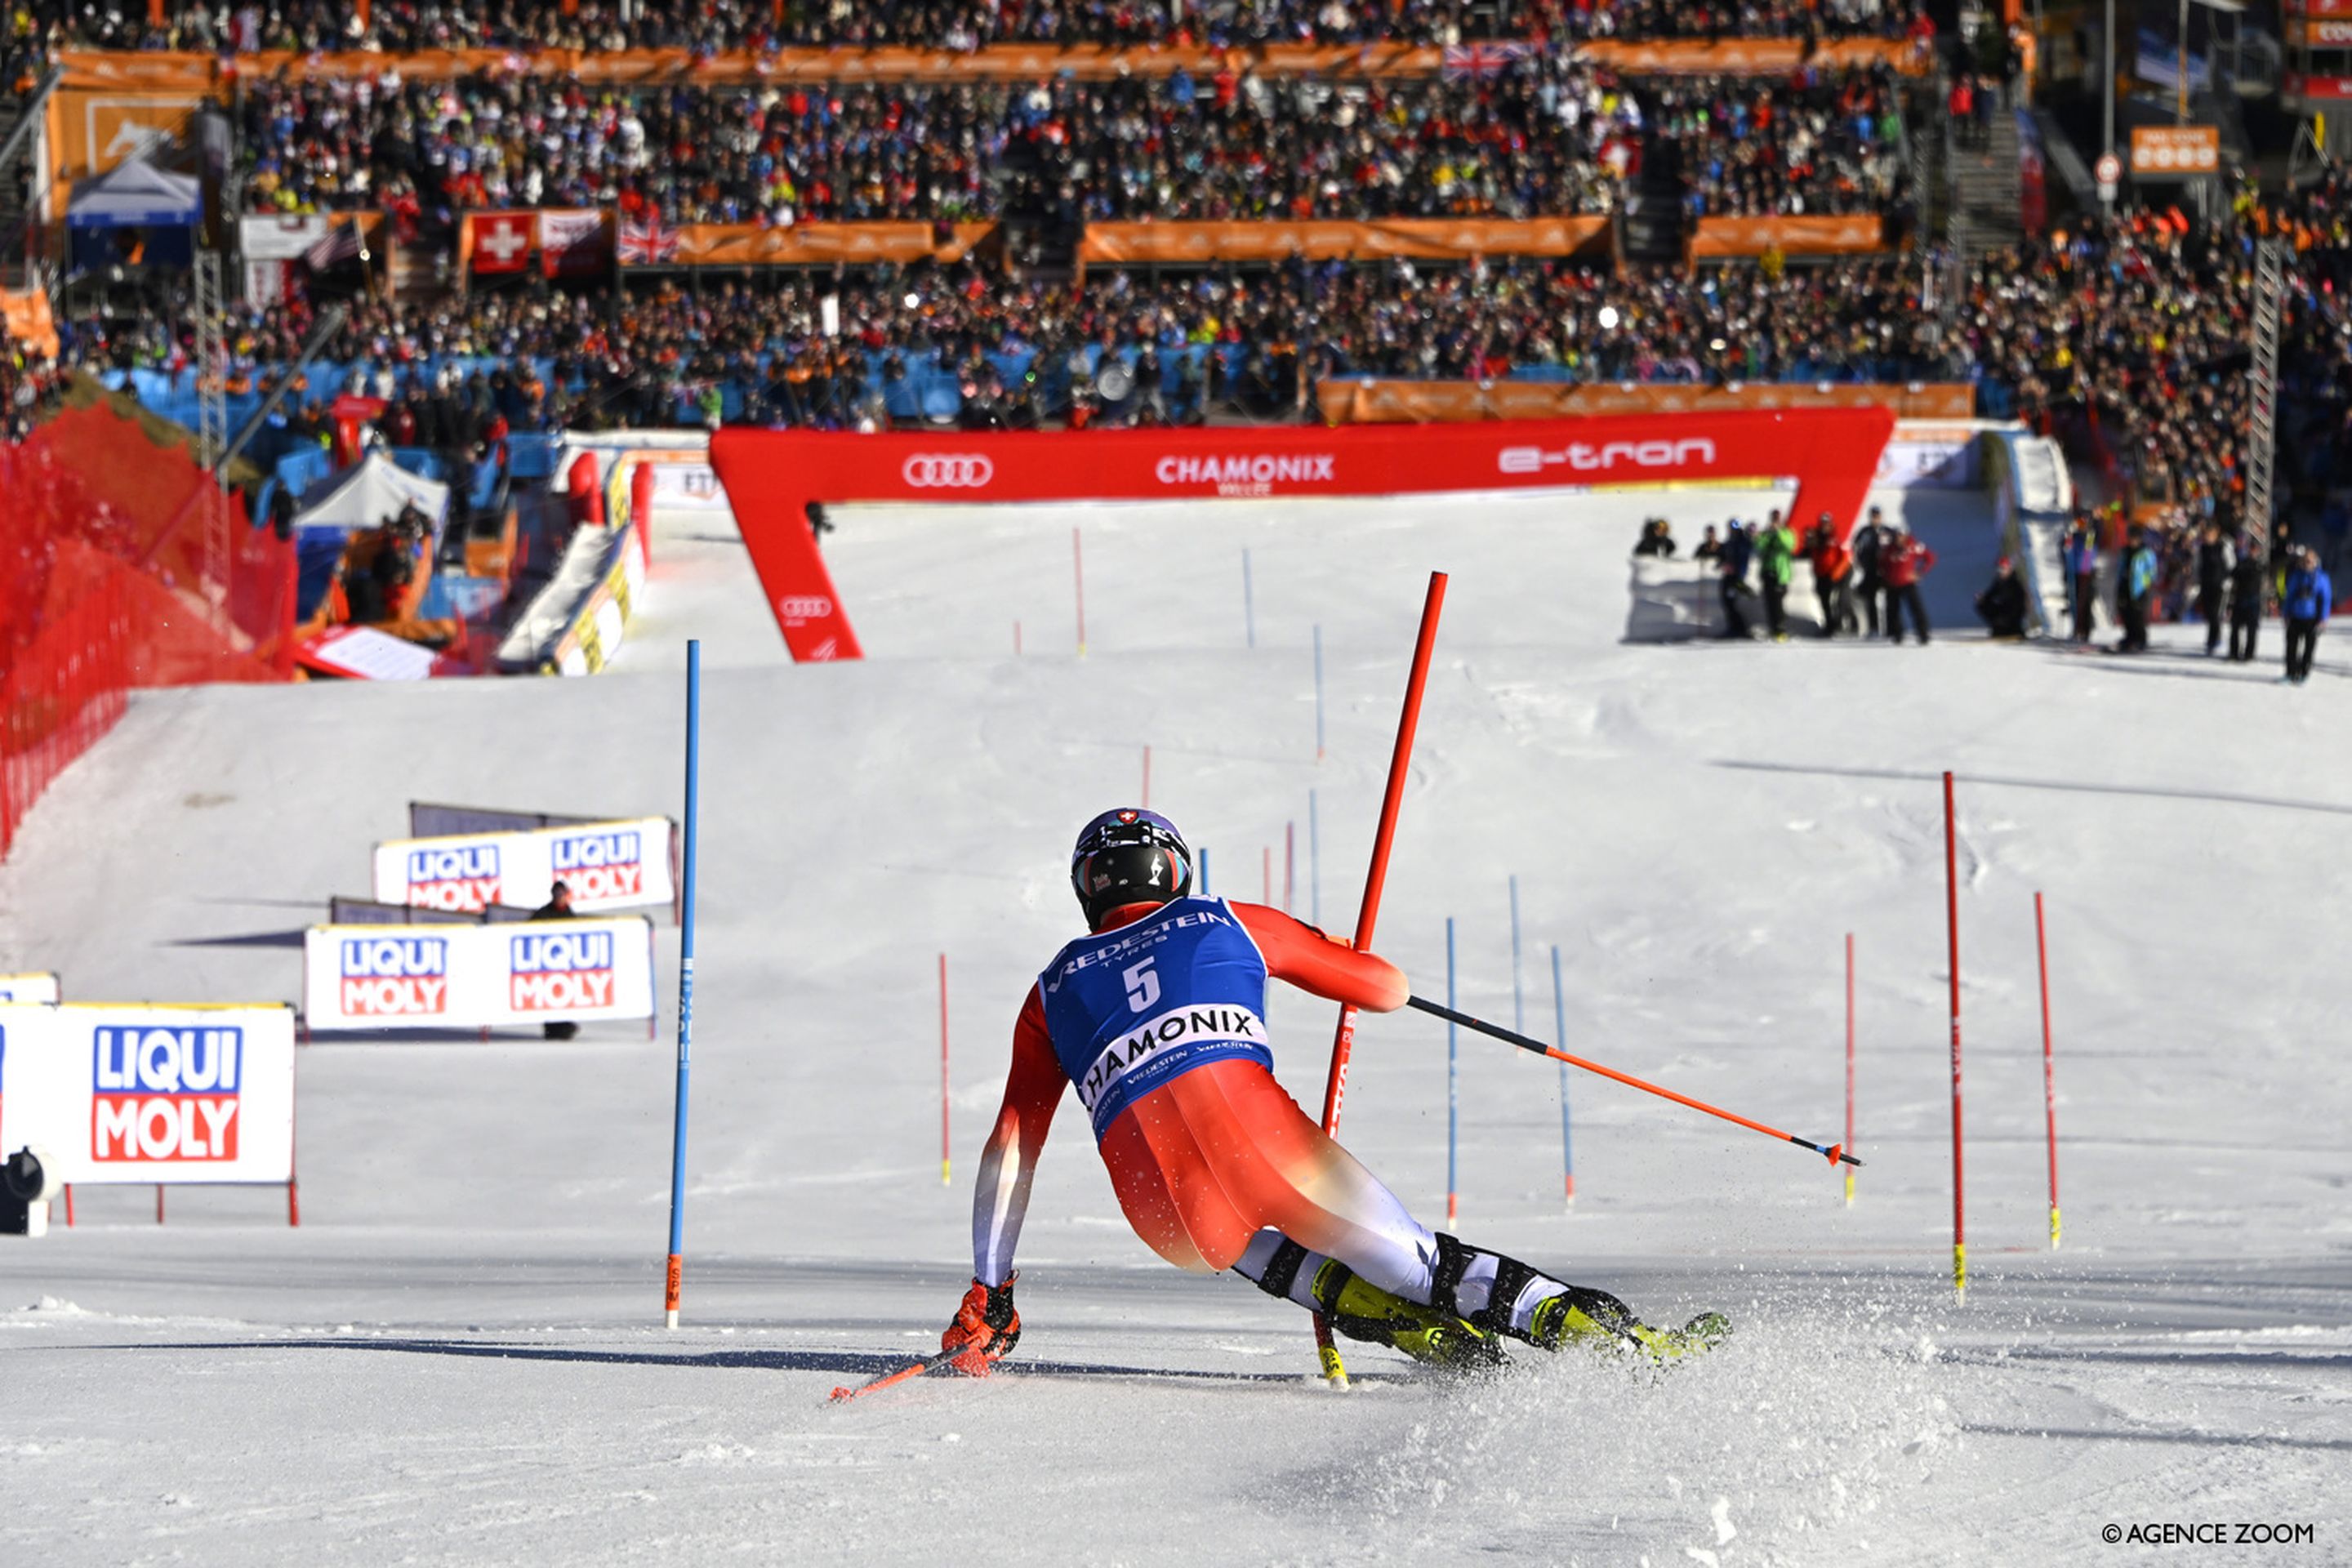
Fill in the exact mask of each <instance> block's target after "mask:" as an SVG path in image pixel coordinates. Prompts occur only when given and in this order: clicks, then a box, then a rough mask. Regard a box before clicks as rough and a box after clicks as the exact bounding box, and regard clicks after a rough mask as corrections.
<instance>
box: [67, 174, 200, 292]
mask: <svg viewBox="0 0 2352 1568" xmlns="http://www.w3.org/2000/svg"><path fill="white" fill-rule="evenodd" d="M203 211H204V196H203V192H202V189H201V187H200V186H199V185H198V184H197V182H196V177H195V176H194V174H171V173H168V172H166V171H164V170H163V169H159V168H157V167H155V165H154V164H152V163H148V162H147V161H146V160H145V159H144V158H131V159H126V160H125V161H123V162H122V163H118V164H116V165H115V166H114V167H113V168H111V169H110V170H108V171H107V172H106V173H105V174H100V175H98V176H97V177H96V178H94V179H89V180H83V181H81V182H80V183H79V184H76V185H75V186H74V189H73V198H72V200H70V201H69V202H68V203H67V204H66V227H67V228H68V230H69V231H70V232H71V233H72V236H73V250H74V265H75V266H77V267H104V266H108V265H110V264H112V263H114V262H116V261H119V260H121V259H123V258H124V256H125V255H126V249H125V247H124V246H123V245H122V243H121V241H122V240H123V239H125V238H126V236H125V235H124V234H123V233H122V231H124V230H126V229H129V230H137V231H142V232H141V233H140V234H139V235H138V236H137V237H138V238H139V239H141V240H142V241H143V242H144V247H145V248H144V250H143V251H142V253H141V257H140V259H141V262H142V265H145V266H165V267H185V266H187V265H188V264H189V263H190V262H191V261H192V260H194V256H195V230H196V222H197V219H198V217H199V216H201V214H202V213H203Z"/></svg>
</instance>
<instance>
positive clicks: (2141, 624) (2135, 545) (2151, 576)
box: [2116, 523, 2156, 653]
mask: <svg viewBox="0 0 2352 1568" xmlns="http://www.w3.org/2000/svg"><path fill="white" fill-rule="evenodd" d="M2155 597H2156V552H2155V551H2153V550H2151V549H2149V548H2148V545H2147V533H2146V531H2143V530H2142V529H2141V528H2140V526H2139V525H2138V524H2137V523H2134V524H2133V525H2132V527H2131V531H2130V532H2128V533H2126V535H2125V536H2124V558H2123V562H2122V563H2121V564H2120V565H2119V566H2118V567H2117V568H2116V619H2117V620H2119V621H2121V622H2122V623H2123V626H2124V637H2123V641H2121V642H2119V643H2117V644H2116V652H2117V653H2142V652H2145V651H2146V650H2147V613H2148V609H2149V607H2150V605H2151V602H2152V601H2153V600H2154V599H2155Z"/></svg>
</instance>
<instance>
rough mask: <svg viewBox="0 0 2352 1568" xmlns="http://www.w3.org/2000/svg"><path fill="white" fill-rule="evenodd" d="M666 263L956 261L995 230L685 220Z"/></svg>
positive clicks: (984, 225) (793, 264)
mask: <svg viewBox="0 0 2352 1568" xmlns="http://www.w3.org/2000/svg"><path fill="white" fill-rule="evenodd" d="M669 232H670V233H671V234H673V235H674V236H675V237H676V238H677V248H676V249H675V250H674V251H673V252H672V253H671V254H670V255H669V257H668V258H667V260H668V261H669V263H670V264H672V265H675V266H681V267H822V266H827V265H830V264H831V263H833V262H836V261H845V262H868V261H900V262H905V261H941V262H948V261H961V260H962V259H963V258H964V256H965V254H966V253H967V252H969V251H970V250H971V248H972V247H974V246H976V245H978V244H980V243H981V242H982V240H984V239H986V238H987V237H989V236H990V235H992V234H993V233H995V232H996V226H995V225H994V224H992V223H959V224H950V225H948V226H946V231H945V232H944V233H940V232H939V231H937V230H935V229H934V228H933V226H931V225H929V224H928V223H803V224H795V225H793V226H791V227H789V228H763V227H761V226H758V225H756V224H726V223H689V224H683V225H681V226H678V227H677V228H676V229H674V230H671V231H669Z"/></svg>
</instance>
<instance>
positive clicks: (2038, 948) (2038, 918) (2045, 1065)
mask: <svg viewBox="0 0 2352 1568" xmlns="http://www.w3.org/2000/svg"><path fill="white" fill-rule="evenodd" d="M2033 952H2034V955H2035V956H2036V957H2037V958H2039V959H2040V960H2041V963H2042V1113H2043V1114H2044V1115H2045V1116H2047V1117H2048V1118H2049V1121H2050V1250H2051V1251H2053V1252H2055V1251H2057V1250H2058V1077H2057V1071H2056V1069H2055V1068H2053V1067H2052V1065H2051V1061H2050V939H2049V937H2048V935H2047V934H2046V933H2045V931H2044V928H2043V926H2042V895H2041V894H2039V893H2036V894H2034V895H2033Z"/></svg>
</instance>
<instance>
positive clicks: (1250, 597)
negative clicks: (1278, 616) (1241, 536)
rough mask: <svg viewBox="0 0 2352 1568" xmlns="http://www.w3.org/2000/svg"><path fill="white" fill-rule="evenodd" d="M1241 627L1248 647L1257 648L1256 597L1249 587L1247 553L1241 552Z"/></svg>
mask: <svg viewBox="0 0 2352 1568" xmlns="http://www.w3.org/2000/svg"><path fill="white" fill-rule="evenodd" d="M1242 626H1243V627H1244V629H1245V630H1246V632H1247V634H1248V637H1249V645H1250V647H1257V595H1255V593H1254V592H1252V590H1251V587H1250V559H1249V552H1248V551H1247V550H1246V549H1244V551H1243V552H1242Z"/></svg>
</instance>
